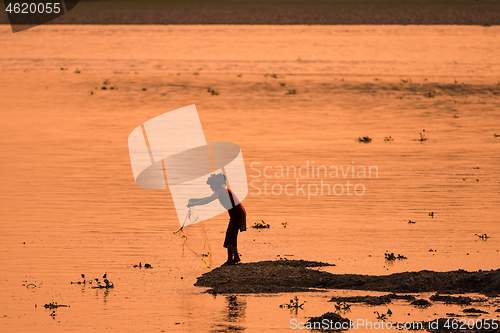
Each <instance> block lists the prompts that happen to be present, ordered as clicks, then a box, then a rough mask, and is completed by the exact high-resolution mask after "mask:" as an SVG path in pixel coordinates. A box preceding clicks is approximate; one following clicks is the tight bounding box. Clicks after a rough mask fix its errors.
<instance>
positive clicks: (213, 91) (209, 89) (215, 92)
mask: <svg viewBox="0 0 500 333" xmlns="http://www.w3.org/2000/svg"><path fill="white" fill-rule="evenodd" d="M207 91H208V92H209V93H210V94H212V96H214V95H215V96H218V95H219V92H217V91H215V90H214V89H212V88H210V87H209V88H208V89H207Z"/></svg>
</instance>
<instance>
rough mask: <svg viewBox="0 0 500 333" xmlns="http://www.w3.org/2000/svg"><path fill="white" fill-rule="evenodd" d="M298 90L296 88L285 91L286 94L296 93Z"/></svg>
mask: <svg viewBox="0 0 500 333" xmlns="http://www.w3.org/2000/svg"><path fill="white" fill-rule="evenodd" d="M296 94H297V91H296V90H295V89H291V90H288V92H286V93H285V95H296Z"/></svg>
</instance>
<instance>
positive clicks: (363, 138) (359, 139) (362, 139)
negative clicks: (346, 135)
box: [358, 136, 372, 143]
mask: <svg viewBox="0 0 500 333" xmlns="http://www.w3.org/2000/svg"><path fill="white" fill-rule="evenodd" d="M358 142H363V143H370V142H372V139H371V138H370V137H368V136H364V137H359V138H358Z"/></svg>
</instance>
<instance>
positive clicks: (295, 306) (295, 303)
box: [280, 296, 306, 309]
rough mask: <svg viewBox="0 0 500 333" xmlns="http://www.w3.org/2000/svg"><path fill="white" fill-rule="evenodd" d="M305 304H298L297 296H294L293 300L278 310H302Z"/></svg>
mask: <svg viewBox="0 0 500 333" xmlns="http://www.w3.org/2000/svg"><path fill="white" fill-rule="evenodd" d="M305 303H306V301H304V302H302V303H300V302H299V298H298V297H297V296H295V297H294V298H293V299H291V300H290V302H288V303H284V304H281V305H280V308H287V309H303V306H304V304H305Z"/></svg>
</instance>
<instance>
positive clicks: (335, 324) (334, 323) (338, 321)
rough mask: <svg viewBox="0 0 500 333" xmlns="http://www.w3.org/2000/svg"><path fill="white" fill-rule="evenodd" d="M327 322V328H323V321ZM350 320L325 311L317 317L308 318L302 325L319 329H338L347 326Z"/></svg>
mask: <svg viewBox="0 0 500 333" xmlns="http://www.w3.org/2000/svg"><path fill="white" fill-rule="evenodd" d="M326 322H327V323H328V324H327V326H328V328H325V325H324V323H326ZM350 324H351V321H350V320H349V319H347V318H342V316H340V315H339V314H336V313H333V312H327V313H324V314H322V315H321V316H319V317H312V318H310V319H309V320H308V321H307V322H306V324H305V325H304V327H305V328H307V329H316V330H321V331H326V332H330V331H339V330H341V329H342V328H344V329H347V328H349V326H350Z"/></svg>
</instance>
